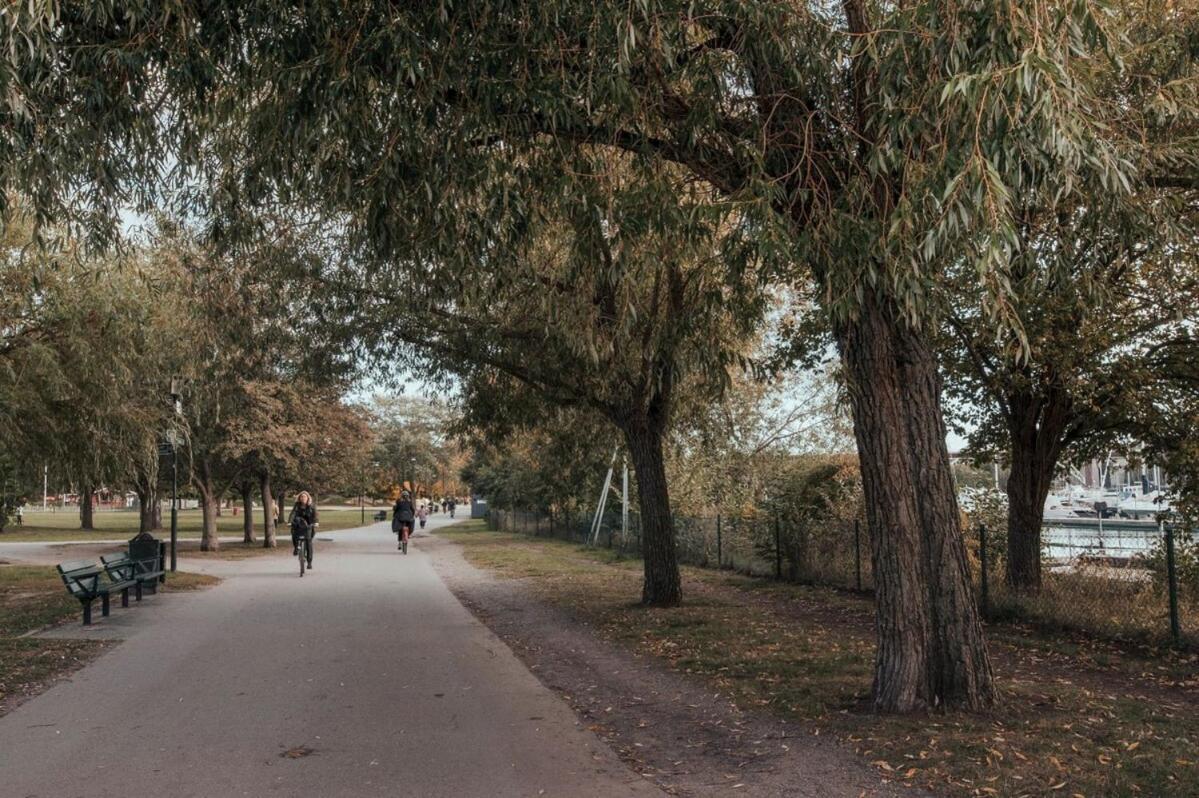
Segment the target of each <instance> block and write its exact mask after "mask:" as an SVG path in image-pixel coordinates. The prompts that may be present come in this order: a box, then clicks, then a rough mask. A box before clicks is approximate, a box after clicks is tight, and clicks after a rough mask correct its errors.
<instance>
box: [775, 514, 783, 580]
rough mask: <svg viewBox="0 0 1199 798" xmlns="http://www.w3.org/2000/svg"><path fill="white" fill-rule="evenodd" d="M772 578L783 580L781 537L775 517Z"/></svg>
mask: <svg viewBox="0 0 1199 798" xmlns="http://www.w3.org/2000/svg"><path fill="white" fill-rule="evenodd" d="M774 578H775V579H782V578H783V536H782V531H781V530H780V528H779V517H778V516H777V515H776V516H775V517H774Z"/></svg>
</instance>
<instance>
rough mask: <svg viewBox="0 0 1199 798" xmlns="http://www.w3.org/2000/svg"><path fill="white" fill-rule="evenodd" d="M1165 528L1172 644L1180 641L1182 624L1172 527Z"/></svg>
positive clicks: (1177, 643)
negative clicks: (1180, 621)
mask: <svg viewBox="0 0 1199 798" xmlns="http://www.w3.org/2000/svg"><path fill="white" fill-rule="evenodd" d="M1165 530H1166V584H1167V587H1168V591H1167V592H1168V593H1169V594H1170V637H1171V639H1172V640H1173V641H1174V645H1176V646H1177V645H1179V644H1181V643H1182V625H1181V624H1180V623H1179V621H1178V571H1177V569H1176V568H1175V565H1174V527H1172V526H1167V527H1165Z"/></svg>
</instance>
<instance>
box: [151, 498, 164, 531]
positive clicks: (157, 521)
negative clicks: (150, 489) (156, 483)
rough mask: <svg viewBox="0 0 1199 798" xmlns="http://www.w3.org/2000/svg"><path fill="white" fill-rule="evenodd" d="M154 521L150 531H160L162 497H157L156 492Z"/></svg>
mask: <svg viewBox="0 0 1199 798" xmlns="http://www.w3.org/2000/svg"><path fill="white" fill-rule="evenodd" d="M153 513H154V520H153V526H151V527H150V528H151V529H162V497H161V496H159V495H158V491H155V492H154V509H153Z"/></svg>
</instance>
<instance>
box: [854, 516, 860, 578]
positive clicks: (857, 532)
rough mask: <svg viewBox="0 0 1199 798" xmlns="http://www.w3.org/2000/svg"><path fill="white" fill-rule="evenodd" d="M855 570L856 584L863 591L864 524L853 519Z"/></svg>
mask: <svg viewBox="0 0 1199 798" xmlns="http://www.w3.org/2000/svg"><path fill="white" fill-rule="evenodd" d="M853 569H854V574H853V575H854V582H855V583H856V584H857V586H858V590H861V589H862V524H861V522H860V521H858V519H856V518H855V519H853Z"/></svg>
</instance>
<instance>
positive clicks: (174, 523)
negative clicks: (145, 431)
mask: <svg viewBox="0 0 1199 798" xmlns="http://www.w3.org/2000/svg"><path fill="white" fill-rule="evenodd" d="M171 405H172V406H173V407H174V408H175V418H176V419H181V418H183V396H182V394H181V388H180V385H179V380H178V379H177V378H174V377H172V378H171ZM170 435H171V572H172V573H174V572H175V568H176V565H177V560H176V556H175V549H176V545H177V544H178V542H179V430H178V429H172V430H170Z"/></svg>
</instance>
